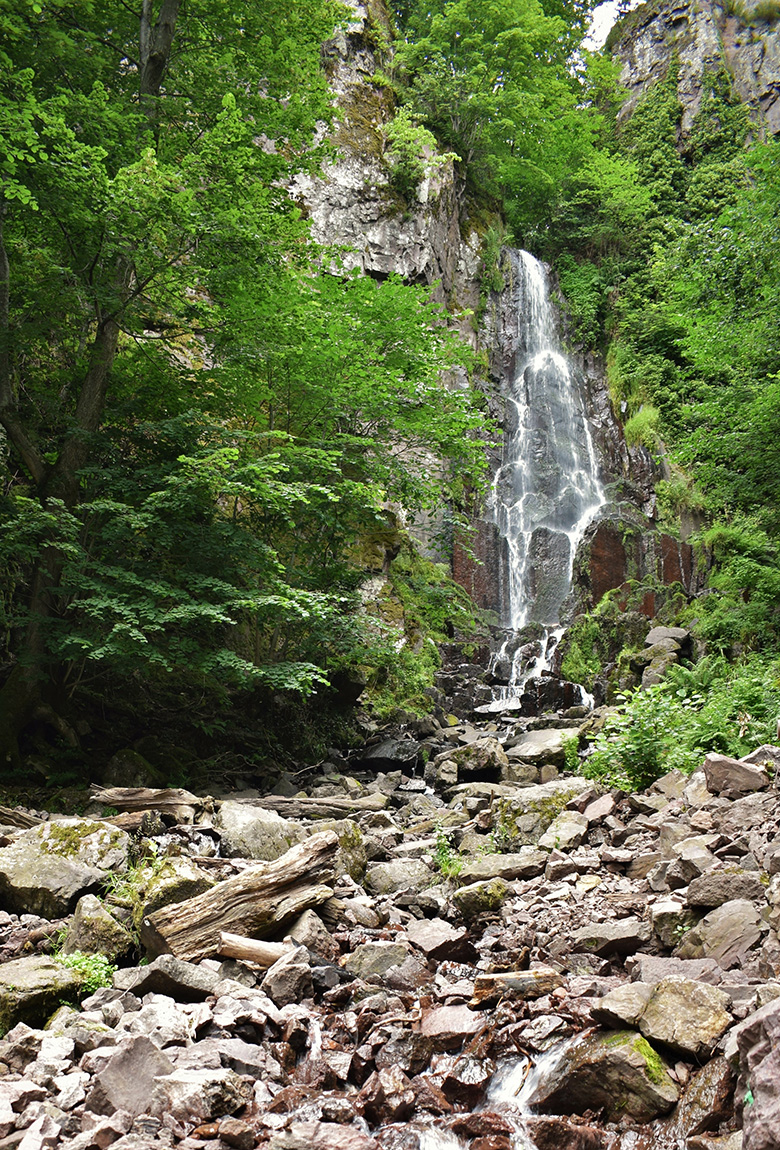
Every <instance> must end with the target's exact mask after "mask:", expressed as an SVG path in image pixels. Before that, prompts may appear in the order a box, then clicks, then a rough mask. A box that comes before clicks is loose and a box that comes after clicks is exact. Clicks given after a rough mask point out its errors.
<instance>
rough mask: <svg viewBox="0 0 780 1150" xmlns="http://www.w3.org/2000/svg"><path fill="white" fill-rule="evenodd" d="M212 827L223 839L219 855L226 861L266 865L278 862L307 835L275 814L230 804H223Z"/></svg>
mask: <svg viewBox="0 0 780 1150" xmlns="http://www.w3.org/2000/svg"><path fill="white" fill-rule="evenodd" d="M214 825H215V826H216V827H217V829H218V830H219V832H220V835H221V837H222V852H223V854H225V855H226V856H227V857H228V858H247V859H263V860H264V861H267V862H270V861H272V860H273V859H278V858H280V857H281V856H282V855H283V854H285V853H286V852H287V851H288V850H289V849H290V847H292V846H295V844H296V843H300V842H303V840H304V839H305V838H306V837H307V836H308V834H309V832H308V831H307V829H306V828H305V827H304V826H303V825H302V824H301V823H296V822H293V821H292V820H291V819H284V818H282V816H281V815H279V814H277V813H276V811H271V810H266V809H265V808H263V807H261V806H253V805H252V804H250V803H239V802H233V801H230V800H226V801H225V802H223V803H222V806H221V807H220V809H219V814H218V815H217V817H216V819H215V822H214Z"/></svg>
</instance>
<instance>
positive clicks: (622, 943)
mask: <svg viewBox="0 0 780 1150" xmlns="http://www.w3.org/2000/svg"><path fill="white" fill-rule="evenodd" d="M571 937H572V941H573V943H574V949H575V950H584V951H587V952H588V953H589V954H598V955H601V956H602V957H606V956H607V955H610V954H634V953H635V952H636V951H637V950H639V948H640V947H641V946H643V945H644V944H645V943H646V942H647V941H648V940H649V938H650V927H649V926H648V925H647V923H645V922H640V920H639V919H638V918H634V917H629V918H620V919H614V920H610V921H607V922H591V923H588V924H587V926H581V927H578V928H577V930H574V931H572V935H571Z"/></svg>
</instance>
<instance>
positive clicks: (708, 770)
mask: <svg viewBox="0 0 780 1150" xmlns="http://www.w3.org/2000/svg"><path fill="white" fill-rule="evenodd" d="M704 776H705V778H706V780H707V790H708V791H710V792H711V793H712V794H713V795H723V796H724V797H725V798H727V799H738V798H741V797H742V796H743V795H746V794H750V793H751V792H752V791H765V790H766V789H767V787H768V786H769V782H770V780H769V775H768V774H767V772H766V770H765V769H764V767H761V766H753V764H751V763H745V762H742V761H741V760H740V759H731V758H729V757H728V755H718V754H715V753H714V752H712V753H710V754H709V755H707V757H706V758H705V760H704Z"/></svg>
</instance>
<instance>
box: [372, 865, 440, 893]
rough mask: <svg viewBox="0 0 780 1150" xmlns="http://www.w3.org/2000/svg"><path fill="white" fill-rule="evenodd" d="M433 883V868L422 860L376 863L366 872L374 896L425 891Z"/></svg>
mask: <svg viewBox="0 0 780 1150" xmlns="http://www.w3.org/2000/svg"><path fill="white" fill-rule="evenodd" d="M432 881H433V873H432V871H431V868H430V867H429V866H428V864H427V863H424V862H423V861H422V859H398V860H397V861H393V862H383V863H375V864H374V865H373V866H371V867H369V868H368V870H367V871H366V887H367V888H368V890H370V891H372V892H373V893H374V894H397V893H398V892H399V891H419V890H424V889H425V887H427V886H430V885H431V883H432Z"/></svg>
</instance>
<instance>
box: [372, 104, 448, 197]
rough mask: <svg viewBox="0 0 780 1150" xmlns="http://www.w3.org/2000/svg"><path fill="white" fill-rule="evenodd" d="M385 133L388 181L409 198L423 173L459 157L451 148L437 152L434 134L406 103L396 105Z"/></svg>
mask: <svg viewBox="0 0 780 1150" xmlns="http://www.w3.org/2000/svg"><path fill="white" fill-rule="evenodd" d="M385 136H386V138H387V141H388V143H389V144H390V155H389V163H390V183H391V185H392V187H394V188H395V190H396V191H397V192H398V193H399V195H401V196H403V197H404V199H406V200H408V201H409V202H412V201H413V200H414V199H415V198H416V196H417V190H418V188H419V186H420V184H421V183H422V181H423V180H424V179H425V178H426V177H428V178H429V177H430V176H431V175H433V174H434V172H435V171H436V169H437V168H440V167H441V166H442V165H443V164H446V163H447V162H449V161H450V160H457V159H458V158H459V157H458V156H457V155H456V154H455V153H454V152H448V153H446V154H445V155H439V153H438V151H437V147H436V137H435V136H434V135H433V133H432V132H429V131H428V130H427V129H426V128H423V127H421V126H420V124H419V123H418V122H417V118H416V117H415V116H414V114H413V113H412V111H411V109H410V108H409V107H403V108H399V109H398V112H397V113H396V115H395V116H394V117H393V119H392V120H391V121H390V123H389V124H388V125H387V127H386V128H385Z"/></svg>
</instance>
